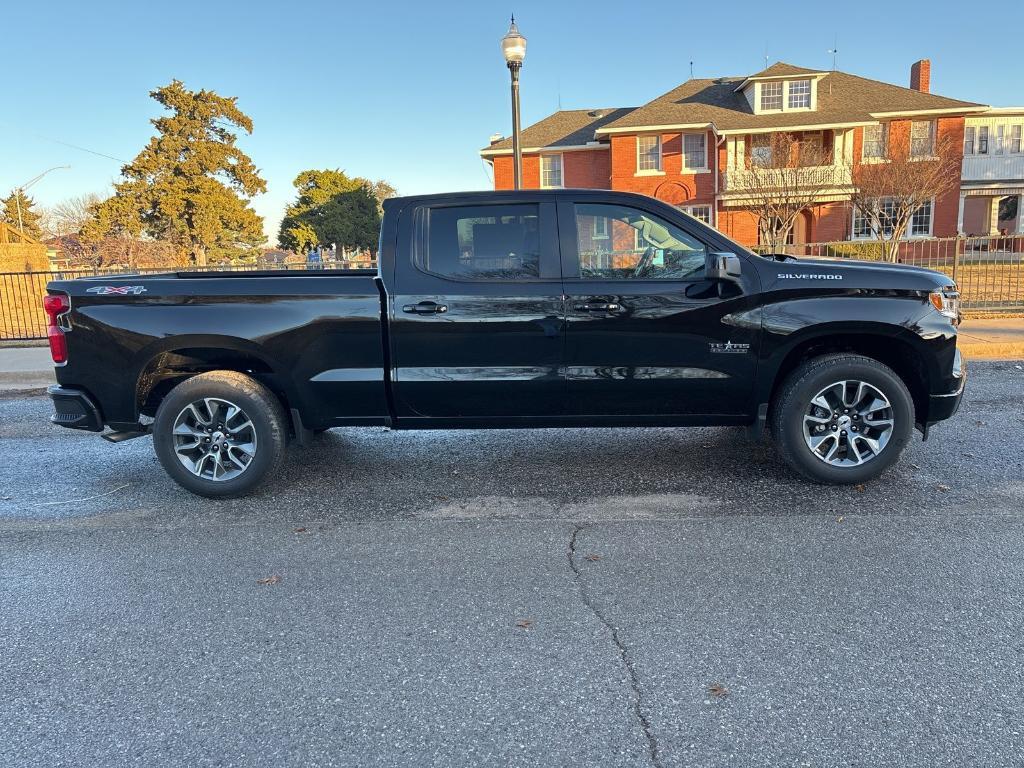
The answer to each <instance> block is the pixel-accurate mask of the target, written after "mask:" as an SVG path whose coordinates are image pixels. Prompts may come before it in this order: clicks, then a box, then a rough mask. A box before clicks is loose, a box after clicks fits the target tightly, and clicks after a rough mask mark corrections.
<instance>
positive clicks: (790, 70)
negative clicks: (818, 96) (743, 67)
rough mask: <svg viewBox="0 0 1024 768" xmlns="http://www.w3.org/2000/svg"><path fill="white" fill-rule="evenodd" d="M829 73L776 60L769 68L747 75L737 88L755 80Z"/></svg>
mask: <svg viewBox="0 0 1024 768" xmlns="http://www.w3.org/2000/svg"><path fill="white" fill-rule="evenodd" d="M826 74H828V73H827V72H822V71H821V70H817V69H805V68H804V67H797V66H795V65H793V64H787V63H786V62H784V61H776V62H775V63H774V64H772V65H771V66H770V67H768V68H767V69H762V70H761V71H760V72H758V73H756V74H753V75H747V76H746V77H745V78H743V80H742V81H740V84H739V85H738V86H737V87H736V90H740V89H742V88H743V86H745V85H746V84H747V83H749V82H751V81H753V80H775V79H777V78H780V77H799V76H800V75H804V76H805V77H811V76H817V77H822V76H824V75H826Z"/></svg>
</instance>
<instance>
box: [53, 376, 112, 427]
mask: <svg viewBox="0 0 1024 768" xmlns="http://www.w3.org/2000/svg"><path fill="white" fill-rule="evenodd" d="M46 392H47V394H48V395H49V396H50V399H51V400H52V401H53V415H52V416H50V421H52V422H53V423H54V424H56V425H57V426H59V427H68V428H69V429H84V430H87V431H89V432H102V431H103V416H102V415H101V414H100V410H99V408H97V407H96V404H95V403H94V402H93V401H92V398H91V397H89V395H88V394H86V393H85V392H83V391H82V390H80V389H71V388H70V387H61V386H52V387H49V388H47V390H46Z"/></svg>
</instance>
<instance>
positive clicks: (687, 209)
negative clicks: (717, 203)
mask: <svg viewBox="0 0 1024 768" xmlns="http://www.w3.org/2000/svg"><path fill="white" fill-rule="evenodd" d="M679 210H681V211H682V212H683V213H688V214H690V215H691V216H693V218H695V219H697V220H698V221H703V222H704V223H705V224H707V225H708V226H709V227H710V226H711V206H710V205H681V206H679Z"/></svg>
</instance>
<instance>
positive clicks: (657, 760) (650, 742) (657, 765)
mask: <svg viewBox="0 0 1024 768" xmlns="http://www.w3.org/2000/svg"><path fill="white" fill-rule="evenodd" d="M586 528H587V526H585V525H577V526H576V527H575V528H573V531H572V536H570V537H569V551H568V557H569V568H570V570H571V571H572V573H573V579H574V581H575V582H576V586H577V588H578V589H579V591H580V597H581V599H582V600H583V604H584V605H585V606H587V608H589V609H590V611H591V612H592V613H593V614H594V616H596V617H597V620H598V621H600V622H601V623H602V624H603V625H604V626H605V627H606V628H607V629H608V631H609V632H610V633H611V636H612V642H613V643H615V647H616V648H617V649H618V652H619V657H620V658H621V659H622V664H623V666H625V667H626V672H627V673H628V674H629V687H630V688H631V689H632V691H633V714H635V715H636V719H637V721H638V722H639V723H640V730H641V731H643V734H644V738H645V739H646V740H647V754H648V757H650V758H651V764H652V765H653V766H654V768H664V765H663V763H662V762H661V755H660V752H659V750H658V740H657V739H656V738H655V736H654V731H653V730H652V729H651V723H650V721H649V720H648V719H647V715H645V714H644V703H643V693H642V691H641V689H640V678H639V677H638V676H637V673H636V668H635V667H634V666H633V661H632V659H631V658H630V655H629V649H628V648H627V647H626V644H625V643H623V642H622V639H621V638H620V637H619V630H618V628H616V627H615V626H614V625H613V624H612V623H611V622H610V621H609V620H608V618H607V617H606V616H605V615H604V612H603V611H602V610H601V609H600V608H598V607H597V605H596V604H595V603H594V601H593V598H591V596H590V593H589V592H587V586H586V584H585V583H584V581H583V572H582V571H580V567H579V564H578V563H577V562H576V539H577V537H578V536H579V535H580V532H581V531H583V530H585V529H586Z"/></svg>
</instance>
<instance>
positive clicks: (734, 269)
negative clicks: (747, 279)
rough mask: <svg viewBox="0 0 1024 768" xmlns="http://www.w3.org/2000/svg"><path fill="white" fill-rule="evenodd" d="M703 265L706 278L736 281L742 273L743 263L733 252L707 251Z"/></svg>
mask: <svg viewBox="0 0 1024 768" xmlns="http://www.w3.org/2000/svg"><path fill="white" fill-rule="evenodd" d="M705 267H706V268H705V276H706V277H707V279H708V280H731V281H733V282H738V281H739V279H740V277H741V276H742V274H743V263H742V262H741V261H740V257H739V256H737V255H736V254H735V253H709V254H708V255H707V257H706V259H705Z"/></svg>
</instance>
